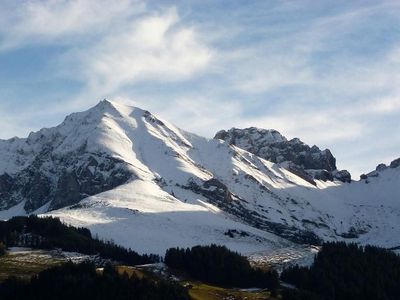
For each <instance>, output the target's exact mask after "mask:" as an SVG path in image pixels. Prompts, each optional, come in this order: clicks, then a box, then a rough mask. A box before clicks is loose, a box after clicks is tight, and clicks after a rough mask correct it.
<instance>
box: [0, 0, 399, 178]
mask: <svg viewBox="0 0 400 300" xmlns="http://www.w3.org/2000/svg"><path fill="white" fill-rule="evenodd" d="M112 3H113V4H112V5H111V2H110V1H108V0H80V1H79V0H76V1H65V0H41V1H32V0H31V1H21V0H19V1H18V0H17V1H16V0H2V1H0V128H1V131H0V138H3V139H5V138H10V137H12V136H15V135H17V136H26V135H27V134H28V133H29V132H30V131H34V130H38V129H40V128H42V127H50V126H54V125H57V124H58V123H60V122H61V121H62V120H63V119H64V117H65V115H66V114H69V113H71V112H74V111H80V110H84V109H87V108H89V107H90V106H93V105H94V104H96V103H97V102H98V101H99V100H101V99H103V98H109V99H111V100H114V101H119V102H123V103H128V104H132V105H135V106H139V107H142V108H145V109H148V110H150V111H152V112H153V113H156V114H158V115H160V116H161V117H163V118H164V119H167V120H169V121H171V122H173V123H175V124H176V125H178V126H180V127H182V128H184V129H186V130H189V131H192V132H195V133H198V134H201V135H204V136H207V137H212V136H213V135H214V133H215V132H216V131H218V130H220V129H227V128H230V127H233V126H235V127H248V126H257V127H262V128H274V129H277V130H278V131H280V132H281V133H282V134H284V135H285V136H287V137H288V138H293V137H299V138H301V139H302V140H303V141H305V142H306V143H308V144H316V145H318V146H320V148H330V149H331V150H332V152H333V153H334V155H335V156H336V157H337V160H338V166H339V167H340V168H347V169H349V170H350V171H351V172H352V173H353V176H354V177H358V175H359V174H360V173H362V172H367V171H370V170H372V169H373V168H374V167H375V166H376V165H377V164H378V163H380V162H384V163H388V162H390V161H391V160H393V159H395V158H397V157H399V156H400V151H399V149H400V134H399V128H400V118H399V117H400V2H399V1H397V0H396V1H336V0H335V1H333V0H330V1H328V0H326V1H322V0H321V1H267V0H262V1H261V0H260V1H234V0H229V1H228V0H227V1H223V0H218V1H216V0H213V1H212V0H193V1H187V0H185V1H183V0H182V1H169V0H162V1H140V0H120V1H113V2H112Z"/></svg>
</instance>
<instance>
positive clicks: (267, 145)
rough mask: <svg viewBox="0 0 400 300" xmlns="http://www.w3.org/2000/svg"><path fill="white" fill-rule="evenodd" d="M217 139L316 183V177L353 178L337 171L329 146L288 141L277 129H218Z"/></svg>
mask: <svg viewBox="0 0 400 300" xmlns="http://www.w3.org/2000/svg"><path fill="white" fill-rule="evenodd" d="M214 138H215V139H221V140H224V141H226V142H228V143H229V144H232V145H235V146H237V147H239V148H242V149H244V150H246V151H249V152H251V153H253V154H256V155H257V156H259V157H261V158H264V159H266V160H269V161H272V162H275V163H279V164H281V165H283V166H284V167H285V168H286V169H288V170H290V171H292V172H293V173H294V174H296V175H298V176H300V177H302V178H303V179H305V180H307V181H309V182H311V183H314V184H315V182H314V179H318V180H324V181H327V180H331V181H332V180H334V179H338V180H340V181H343V182H350V181H351V175H350V173H349V172H348V171H346V170H342V171H339V170H337V168H336V159H335V157H334V156H333V155H332V153H331V151H330V150H329V149H325V150H320V149H319V148H318V147H317V146H315V145H314V146H312V147H310V146H308V145H307V144H305V143H303V142H302V141H301V140H300V139H298V138H294V139H291V140H287V139H286V138H285V137H284V136H283V135H281V134H280V133H279V132H278V131H276V130H267V129H259V128H255V127H250V128H246V129H238V128H232V129H230V130H228V131H225V130H221V131H219V132H217V134H216V135H215V137H214Z"/></svg>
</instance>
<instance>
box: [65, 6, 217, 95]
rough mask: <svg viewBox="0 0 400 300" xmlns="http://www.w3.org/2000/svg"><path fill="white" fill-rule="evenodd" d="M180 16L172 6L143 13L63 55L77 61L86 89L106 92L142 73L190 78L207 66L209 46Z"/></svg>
mask: <svg viewBox="0 0 400 300" xmlns="http://www.w3.org/2000/svg"><path fill="white" fill-rule="evenodd" d="M179 22H180V21H179V16H178V13H177V11H176V9H175V8H171V9H169V10H167V11H166V12H164V13H158V14H152V15H146V16H144V17H141V18H139V19H135V20H133V21H131V22H130V23H129V24H127V25H126V26H125V27H124V28H123V30H121V32H120V33H118V34H109V35H106V36H104V37H103V38H102V39H100V40H99V41H98V42H97V43H96V44H95V45H93V46H92V47H89V48H87V49H78V50H76V51H73V52H71V53H69V54H68V55H69V57H68V61H70V62H74V61H75V62H77V64H78V72H79V73H81V74H83V76H84V77H83V78H81V79H82V80H83V81H86V82H87V83H88V86H89V88H90V89H92V90H98V91H102V92H103V93H105V94H106V93H110V92H113V91H114V90H115V89H117V88H119V87H121V86H122V85H126V84H133V83H135V82H136V81H138V80H143V79H159V80H161V81H174V80H184V79H187V78H190V77H192V76H193V75H194V74H196V73H198V72H201V71H202V70H204V69H205V68H206V67H207V66H208V64H209V63H210V61H211V58H212V50H211V49H210V48H208V47H207V46H206V45H205V44H204V43H203V42H202V41H201V38H200V37H199V36H198V34H197V33H196V31H195V29H194V28H190V27H187V26H184V25H182V24H180V23H179ZM78 76H80V75H79V74H78Z"/></svg>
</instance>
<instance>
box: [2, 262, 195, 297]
mask: <svg viewBox="0 0 400 300" xmlns="http://www.w3.org/2000/svg"><path fill="white" fill-rule="evenodd" d="M0 298H1V299H2V300H54V299H57V300H71V299H74V300H80V299H82V300H88V299H90V300H110V299H112V300H142V299H143V300H189V299H190V297H189V295H188V293H187V290H186V289H185V288H183V287H181V286H180V285H178V284H177V283H171V282H166V281H163V280H158V281H157V282H154V281H151V280H149V279H145V278H143V279H138V278H136V277H128V275H126V274H124V275H119V274H118V273H117V271H116V270H115V269H114V268H113V267H112V266H110V265H108V266H106V267H105V268H104V271H103V272H102V274H100V273H99V272H96V267H95V265H94V264H92V263H81V264H77V265H76V264H73V263H66V264H64V265H62V266H59V267H54V268H52V269H48V270H45V271H43V272H41V273H39V275H37V276H35V277H33V278H32V279H31V280H30V281H29V282H24V281H19V280H17V279H15V278H9V279H7V280H6V281H5V282H3V283H1V284H0Z"/></svg>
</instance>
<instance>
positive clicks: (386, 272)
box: [281, 243, 400, 300]
mask: <svg viewBox="0 0 400 300" xmlns="http://www.w3.org/2000/svg"><path fill="white" fill-rule="evenodd" d="M281 279H282V280H283V281H285V282H287V283H290V284H293V285H295V286H296V287H297V288H299V290H287V291H285V292H284V295H283V296H284V297H283V299H284V300H300V299H307V300H312V299H316V300H317V299H318V300H398V299H400V256H398V255H396V254H395V253H393V252H392V251H389V250H386V249H382V248H377V247H372V246H366V247H361V246H358V245H356V244H346V243H326V244H324V245H323V247H322V249H321V251H320V252H319V253H318V254H317V255H316V257H315V260H314V263H313V264H312V265H311V267H309V268H305V267H298V266H295V267H291V268H289V269H287V270H285V271H284V272H283V273H282V275H281Z"/></svg>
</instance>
